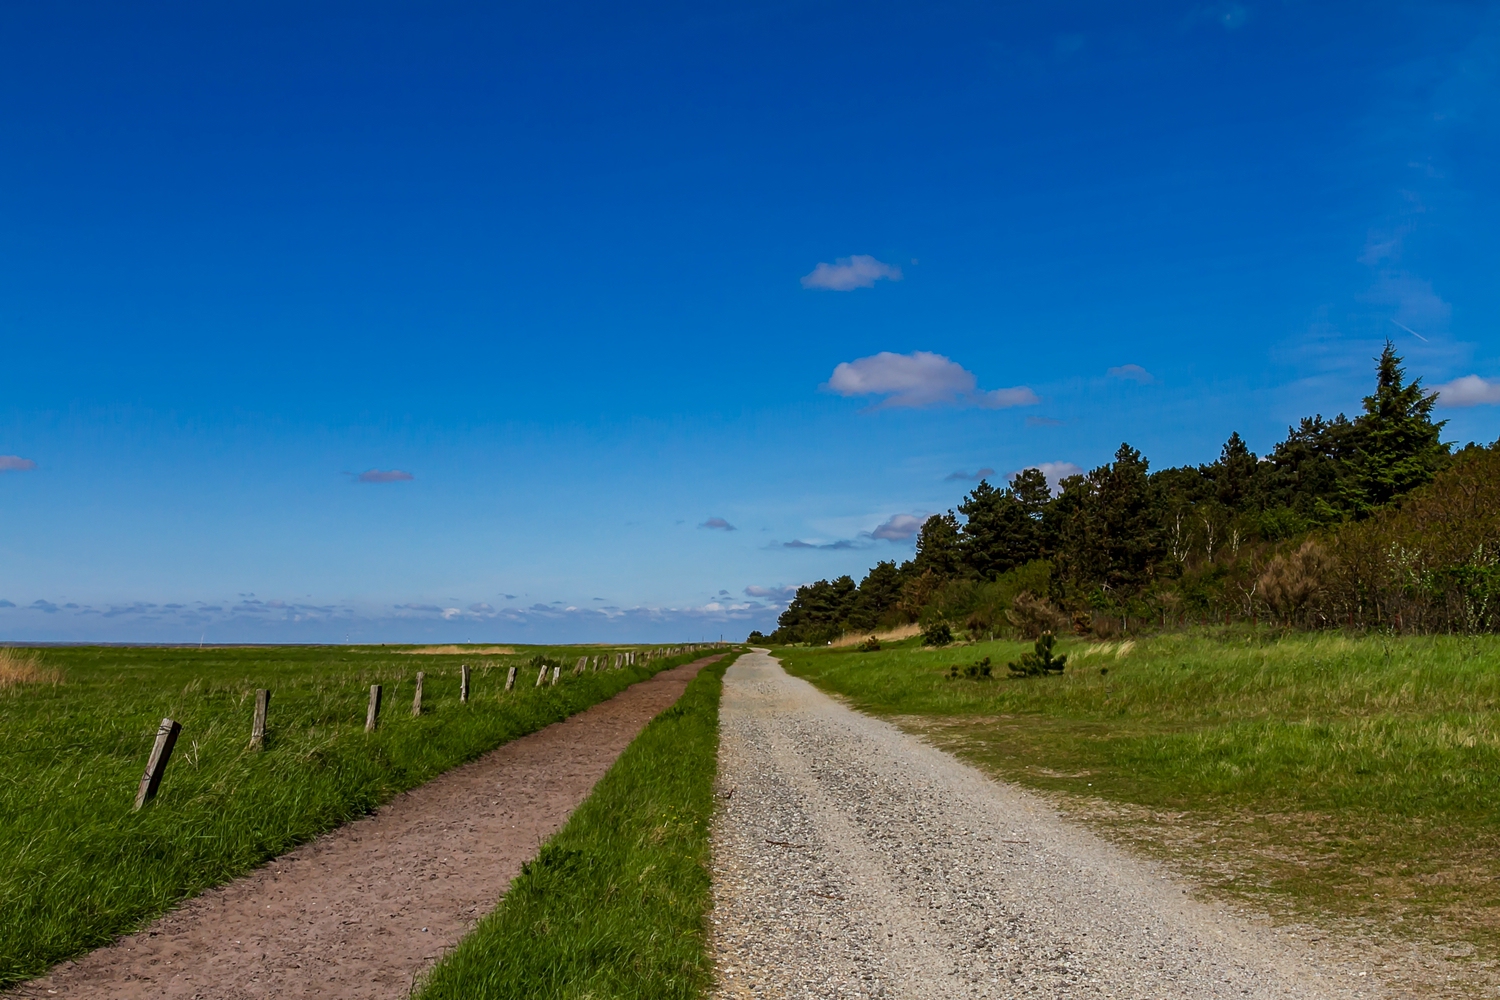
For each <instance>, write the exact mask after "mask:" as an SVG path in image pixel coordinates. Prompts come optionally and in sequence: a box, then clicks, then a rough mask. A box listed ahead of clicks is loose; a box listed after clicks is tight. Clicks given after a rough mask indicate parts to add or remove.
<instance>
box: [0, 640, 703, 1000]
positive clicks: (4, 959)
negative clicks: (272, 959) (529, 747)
mask: <svg viewBox="0 0 1500 1000" xmlns="http://www.w3.org/2000/svg"><path fill="white" fill-rule="evenodd" d="M586 651H587V652H598V650H584V649H579V648H556V649H550V650H549V649H541V648H527V649H518V650H517V655H490V656H476V655H473V654H468V655H437V656H433V655H403V654H401V653H399V652H397V648H396V647H389V648H386V647H304V648H296V647H290V648H289V647H278V648H266V647H262V648H209V649H202V650H199V649H190V648H119V647H112V648H100V647H88V648H52V649H45V650H41V651H39V652H38V653H37V654H36V657H37V662H36V663H35V668H36V669H35V670H33V673H38V674H39V675H40V676H41V677H42V680H41V681H40V682H33V683H21V684H13V685H10V686H5V685H0V985H4V984H7V983H13V982H16V981H18V980H22V979H26V978H29V977H31V976H35V975H38V974H40V973H42V972H44V971H45V970H46V969H47V967H48V966H49V965H51V964H53V963H55V962H57V961H59V960H61V959H64V958H67V957H69V956H71V955H75V954H77V953H79V952H80V951H83V950H86V949H88V948H91V947H95V946H97V945H100V944H104V943H106V942H108V941H109V940H111V939H112V938H113V937H115V936H116V935H118V934H120V933H122V932H126V931H129V930H131V929H132V928H134V927H136V926H138V925H139V924H141V922H142V921H144V920H147V919H149V918H151V917H154V916H156V915H158V914H160V913H162V912H163V911H164V910H166V909H167V908H169V907H170V906H172V905H173V904H174V903H176V902H178V901H179V900H181V899H183V898H184V897H187V896H190V895H192V894H194V893H196V892H199V891H201V890H202V889H204V888H207V887H209V886H212V885H215V884H218V883H222V882H224V881H226V880H228V879H231V878H234V877H235V876H237V875H239V874H242V873H243V872H245V871H247V870H248V869H250V868H252V867H254V866H255V865H257V864H259V863H261V862H262V861H264V860H266V859H268V858H271V857H273V856H275V855H277V854H280V853H282V852H284V851H286V850H288V849H289V848H291V847H293V846H295V845H296V844H298V843H301V842H304V841H306V840H308V839H310V838H312V837H314V836H316V835H317V834H319V833H322V832H324V831H326V830H329V829H331V828H333V827H335V826H338V825H339V824H340V823H343V822H346V821H347V820H349V819H352V818H354V817H357V816H359V815H361V814H363V813H365V812H368V811H369V810H370V809H371V808H373V807H374V806H376V805H378V804H379V803H381V802H382V801H384V800H386V799H388V798H390V797H391V796H392V795H394V794H396V793H397V792H400V791H402V790H405V789H407V788H411V787H413V786H415V785H418V784H420V783H422V782H424V781H426V780H428V779H430V778H432V777H433V776H434V775H437V774H439V773H440V772H442V771H444V770H447V769H448V768H451V767H453V766H455V765H457V764H460V763H463V762H464V761H467V760H471V759H473V758H474V757H476V756H478V755H479V754H482V753H484V752H485V751H488V750H490V749H493V748H494V747H496V746H498V745H500V744H501V743H504V742H506V741H507V740H510V739H514V738H515V737H518V736H521V735H524V734H526V733H529V732H533V731H535V730H537V729H539V728H541V727H543V726H546V725H548V724H550V723H552V722H555V721H557V720H559V719H563V718H566V717H567V716H569V715H571V714H573V713H575V712H577V711H579V710H581V709H583V708H586V707H587V706H589V705H591V704H594V703H595V702H598V701H600V700H602V699H604V698H608V697H610V696H611V695H613V694H615V693H616V692H618V691H620V690H621V689H623V688H624V687H626V686H628V685H629V684H631V683H633V682H634V681H637V680H640V679H642V678H644V677H647V676H650V675H651V674H652V673H654V672H656V671H657V670H660V669H662V668H664V667H668V666H675V665H676V664H679V663H685V662H688V661H690V660H692V659H694V658H695V657H697V656H701V655H703V654H702V653H690V654H683V655H679V656H676V657H673V658H670V659H663V660H657V661H654V662H653V663H651V664H650V665H649V666H646V665H642V666H637V667H628V668H625V669H622V670H606V671H601V672H598V673H589V672H585V673H584V674H583V675H582V676H580V677H574V676H572V674H571V665H572V664H573V663H574V662H575V660H576V658H577V656H579V655H582V653H583V652H586ZM537 653H553V654H556V655H558V656H559V657H561V658H562V659H564V660H565V662H566V663H567V664H568V665H569V666H568V668H565V669H564V670H563V673H562V679H561V680H560V681H559V683H558V685H557V686H556V687H542V688H537V687H535V686H534V684H535V681H536V671H535V669H534V668H533V669H531V670H530V671H528V670H527V669H526V667H525V665H524V664H525V663H526V661H527V660H528V659H529V658H530V656H532V655H535V654H537ZM461 663H468V664H469V665H470V666H471V667H473V668H474V671H473V688H472V695H471V700H470V703H469V704H468V705H461V704H460V703H459V681H458V675H459V665H460V664H461ZM511 664H521V665H522V666H521V670H520V671H519V676H518V680H517V685H516V689H515V690H514V691H513V692H511V693H508V694H507V693H505V692H504V691H503V687H504V683H505V675H506V671H507V668H508V667H509V666H510V665H511ZM418 670H422V671H424V672H425V673H426V683H425V690H424V699H423V701H424V713H423V714H422V715H421V716H420V717H418V718H413V717H412V715H411V700H412V694H413V686H414V679H415V675H416V672H417V671H418ZM12 674H14V671H12ZM48 675H55V677H56V678H58V679H60V683H55V684H54V683H51V682H50V680H49V679H48ZM3 679H4V678H3V677H0V680H3ZM373 683H380V684H383V685H384V686H385V697H384V706H383V708H382V713H381V721H380V726H379V728H378V729H377V731H376V732H375V733H374V734H366V733H365V732H364V721H365V706H366V701H367V698H368V693H369V687H370V685H371V684H373ZM258 687H263V688H269V689H270V690H271V691H272V698H271V711H270V725H269V727H268V738H267V742H266V746H265V749H264V750H261V751H252V750H250V749H249V748H248V747H249V738H250V725H251V714H252V709H253V705H254V691H255V689H256V688H258ZM163 716H170V717H172V718H174V719H176V720H177V721H178V722H180V723H181V724H182V727H183V729H182V734H181V737H180V738H179V740H178V743H177V747H176V751H175V753H174V754H173V757H172V760H171V764H170V766H169V768H168V770H167V772H166V777H165V780H164V782H163V784H162V786H161V792H160V795H159V796H158V798H157V799H156V801H155V802H153V803H151V804H150V805H148V806H147V807H146V808H145V809H143V810H142V811H141V812H139V813H135V812H132V805H133V803H134V797H135V791H136V785H137V783H138V782H139V781H140V777H141V772H142V770H143V768H144V766H145V762H146V758H147V756H148V754H149V752H150V748H151V744H152V741H153V739H154V736H155V733H156V729H157V725H158V724H159V723H160V722H161V719H162V718H163Z"/></svg>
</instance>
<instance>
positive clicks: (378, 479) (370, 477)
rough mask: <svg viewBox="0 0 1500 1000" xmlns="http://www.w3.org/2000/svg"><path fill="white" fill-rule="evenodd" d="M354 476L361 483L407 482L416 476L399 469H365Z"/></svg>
mask: <svg viewBox="0 0 1500 1000" xmlns="http://www.w3.org/2000/svg"><path fill="white" fill-rule="evenodd" d="M354 478H355V479H356V480H357V481H358V482H361V483H407V482H410V481H411V480H413V479H415V478H416V477H415V476H413V475H412V474H411V473H410V472H402V471H401V470H400V469H390V470H385V469H367V470H365V471H364V472H361V473H360V474H359V475H357V476H355V477H354Z"/></svg>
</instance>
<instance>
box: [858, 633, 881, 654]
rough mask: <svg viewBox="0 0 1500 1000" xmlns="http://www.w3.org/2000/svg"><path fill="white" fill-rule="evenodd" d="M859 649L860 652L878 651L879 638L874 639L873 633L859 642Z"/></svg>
mask: <svg viewBox="0 0 1500 1000" xmlns="http://www.w3.org/2000/svg"><path fill="white" fill-rule="evenodd" d="M859 651H860V652H861V653H878V652H880V640H879V639H876V638H875V637H874V636H873V635H872V636H870V638H868V639H866V640H865V641H864V642H862V643H860V644H859Z"/></svg>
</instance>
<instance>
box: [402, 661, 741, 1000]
mask: <svg viewBox="0 0 1500 1000" xmlns="http://www.w3.org/2000/svg"><path fill="white" fill-rule="evenodd" d="M736 655H737V654H736V653H734V652H730V653H728V655H726V656H725V657H724V658H723V659H722V660H719V661H718V662H717V663H714V664H711V665H709V666H708V667H705V668H704V669H703V670H702V671H701V672H700V673H699V674H698V676H697V677H696V678H695V679H694V680H693V682H692V683H691V684H689V685H688V688H687V690H686V691H685V692H684V693H683V696H682V698H681V699H680V700H679V701H678V703H677V704H676V705H674V706H673V707H672V708H669V709H667V710H666V711H665V712H662V713H661V714H660V715H658V716H657V717H656V718H655V719H654V720H652V722H651V723H650V725H648V726H647V727H646V728H645V730H644V731H642V733H641V735H640V736H638V737H637V738H636V739H635V740H634V742H632V743H631V744H630V746H629V747H628V748H627V749H626V750H625V752H624V753H623V754H621V755H620V759H619V760H617V761H616V762H615V764H614V766H613V767H611V768H610V770H609V772H608V773H607V774H606V775H605V776H604V778H602V779H601V780H600V782H599V784H598V785H597V786H595V788H594V791H593V794H591V795H590V796H589V798H588V799H587V800H585V801H584V803H583V804H582V805H581V806H579V807H578V810H577V811H576V812H574V814H573V816H572V817H571V818H570V819H569V820H568V824H567V826H565V827H564V828H563V829H562V830H561V831H559V832H558V834H557V835H556V836H555V837H553V838H552V839H551V840H549V841H548V842H547V843H546V844H545V845H544V846H543V847H542V849H541V852H540V853H539V854H538V856H537V857H536V859H535V860H533V861H531V862H530V863H529V864H527V865H526V867H525V868H524V869H522V872H521V874H520V875H519V876H518V877H517V878H516V880H515V881H514V882H513V883H512V884H511V887H510V891H509V892H508V893H507V894H506V896H505V898H504V899H503V900H502V901H501V903H500V905H499V907H498V908H497V909H496V910H495V911H494V912H493V913H491V914H490V915H489V916H487V917H486V918H484V920H482V921H480V923H479V925H478V926H477V927H476V928H475V929H474V931H473V933H471V934H470V935H469V936H468V937H466V938H465V939H464V940H463V941H462V942H461V943H460V944H459V945H458V947H457V948H455V949H454V950H453V951H452V952H450V953H449V954H448V955H447V956H446V957H445V958H444V959H443V960H442V961H441V962H440V963H439V964H438V965H437V966H436V967H435V968H434V969H433V970H432V972H431V974H430V975H429V976H428V978H427V980H426V983H425V985H424V986H423V988H422V989H421V991H420V993H419V994H418V996H419V997H420V1000H449V998H452V1000H502V998H506V1000H508V998H521V997H526V998H531V997H548V998H583V997H591V998H600V1000H602V998H605V997H610V998H642V1000H645V998H651V1000H664V998H684V1000H686V998H693V997H700V996H703V995H704V994H705V993H706V991H707V989H708V986H709V985H710V983H711V980H712V966H711V962H710V959H709V957H708V955H707V954H706V943H705V936H704V922H705V920H706V919H707V913H708V908H709V905H710V902H711V896H710V884H709V879H710V876H709V867H708V864H709V832H710V826H711V823H712V820H713V811H714V797H713V785H714V775H715V773H716V770H717V758H718V744H719V726H718V720H719V691H720V687H721V683H722V680H723V676H724V671H725V670H726V669H728V667H729V664H730V663H732V662H733V661H734V659H735V657H736Z"/></svg>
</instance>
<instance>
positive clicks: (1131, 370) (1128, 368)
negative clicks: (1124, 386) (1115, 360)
mask: <svg viewBox="0 0 1500 1000" xmlns="http://www.w3.org/2000/svg"><path fill="white" fill-rule="evenodd" d="M1104 374H1106V375H1108V376H1109V377H1110V378H1118V379H1124V380H1125V381H1127V382H1135V383H1138V384H1139V385H1151V384H1152V383H1153V382H1155V381H1156V376H1155V375H1152V374H1151V373H1150V372H1148V371H1147V370H1146V369H1144V368H1142V367H1141V366H1140V365H1118V366H1116V367H1114V368H1111V369H1110V370H1109V371H1107V372H1105V373H1104Z"/></svg>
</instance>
